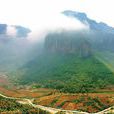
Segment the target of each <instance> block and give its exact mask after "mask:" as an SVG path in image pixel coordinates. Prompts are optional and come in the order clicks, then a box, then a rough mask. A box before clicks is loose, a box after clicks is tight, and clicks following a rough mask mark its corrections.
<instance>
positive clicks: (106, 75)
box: [10, 54, 114, 93]
mask: <svg viewBox="0 0 114 114" xmlns="http://www.w3.org/2000/svg"><path fill="white" fill-rule="evenodd" d="M10 75H12V76H13V79H14V78H15V77H16V78H15V79H16V80H15V81H16V82H17V83H19V84H28V83H34V82H35V83H38V85H40V87H48V88H54V89H59V90H60V91H62V92H70V93H76V92H81V93H88V92H93V91H94V90H95V89H97V88H105V87H106V86H107V85H111V84H114V74H113V73H112V72H111V71H110V70H109V69H108V68H107V67H106V66H105V65H104V64H103V63H102V62H100V61H99V60H98V59H96V58H95V57H94V56H91V57H88V58H81V57H78V56H76V55H74V54H68V55H67V54H50V55H49V54H43V55H41V56H38V57H37V58H35V59H34V60H32V61H30V62H29V63H28V64H26V65H25V66H23V67H21V68H20V69H19V70H17V71H16V72H15V73H14V72H13V73H12V74H10ZM38 87H39V86H38Z"/></svg>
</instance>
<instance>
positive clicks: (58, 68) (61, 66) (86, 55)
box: [0, 10, 114, 92]
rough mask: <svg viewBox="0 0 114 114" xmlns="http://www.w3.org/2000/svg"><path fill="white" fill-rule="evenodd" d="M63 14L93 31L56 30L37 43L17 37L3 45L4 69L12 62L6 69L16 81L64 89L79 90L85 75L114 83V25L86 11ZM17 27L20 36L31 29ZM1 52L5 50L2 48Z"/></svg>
mask: <svg viewBox="0 0 114 114" xmlns="http://www.w3.org/2000/svg"><path fill="white" fill-rule="evenodd" d="M62 14H63V15H65V16H67V17H68V18H76V19H78V20H79V21H80V22H81V23H83V24H85V25H87V26H89V32H87V31H83V30H80V31H64V32H53V33H49V34H48V35H47V36H46V37H45V40H44V42H42V43H35V45H29V44H27V40H26V38H25V39H24V40H22V41H21V42H20V44H18V45H17V41H19V40H20V39H18V40H17V41H15V40H13V42H10V43H9V44H8V47H7V48H6V47H4V48H2V49H4V53H5V54H3V55H1V56H0V58H1V60H2V61H0V63H1V65H0V66H1V67H0V68H1V69H2V71H5V70H6V69H5V67H4V68H2V66H4V64H5V66H9V65H10V66H9V67H8V68H7V70H6V72H7V75H8V76H9V77H10V79H12V80H14V82H15V83H18V84H31V83H38V84H39V85H40V86H41V87H49V88H55V89H60V90H61V91H64V92H76V91H78V90H77V89H76V88H77V83H76V82H80V80H81V81H82V79H84V80H86V82H88V83H91V84H94V87H98V88H100V87H104V86H107V85H108V86H109V85H113V84H114V81H113V80H114V74H113V70H112V69H113V66H114V65H113V62H112V61H113V59H110V58H112V56H113V55H114V45H113V44H114V37H113V36H114V28H113V27H110V26H108V25H107V24H105V23H103V22H100V23H97V22H96V21H94V20H92V19H89V18H88V17H87V15H86V14H85V13H80V12H75V11H70V10H69V11H64V12H62ZM5 26H6V25H2V26H1V34H2V33H3V34H5V31H6V28H5ZM15 28H16V29H17V30H18V32H19V33H20V34H17V36H19V37H22V36H27V33H28V32H30V30H29V29H26V28H23V27H20V26H15ZM23 41H24V43H22V42H23ZM14 44H15V46H14ZM12 46H14V47H15V51H14V47H12ZM10 47H11V48H10ZM12 50H13V51H12ZM12 52H13V53H12ZM19 52H20V53H21V54H19ZM0 53H3V51H2V50H0ZM6 53H9V55H10V56H9V55H8V54H6ZM6 55H8V56H6ZM3 58H4V59H3ZM3 60H4V62H3ZM17 60H18V61H17ZM9 63H10V64H9ZM15 63H16V64H15ZM20 63H21V64H20ZM12 64H13V65H12ZM8 69H10V70H8ZM93 82H94V83H93ZM101 85H103V86H101Z"/></svg>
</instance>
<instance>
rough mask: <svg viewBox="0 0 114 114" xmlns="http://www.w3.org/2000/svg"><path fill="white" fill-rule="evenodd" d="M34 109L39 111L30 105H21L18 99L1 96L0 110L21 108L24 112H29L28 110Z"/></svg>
mask: <svg viewBox="0 0 114 114" xmlns="http://www.w3.org/2000/svg"><path fill="white" fill-rule="evenodd" d="M33 109H34V110H35V111H37V110H36V109H35V108H33V107H31V106H29V105H21V104H19V103H17V102H16V100H13V99H6V98H3V97H0V112H5V111H18V110H19V111H21V112H23V113H27V112H28V111H30V110H33Z"/></svg>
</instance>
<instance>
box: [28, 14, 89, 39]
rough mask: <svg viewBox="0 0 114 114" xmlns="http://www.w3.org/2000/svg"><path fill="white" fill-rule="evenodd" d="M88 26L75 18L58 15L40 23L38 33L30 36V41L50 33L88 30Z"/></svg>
mask: <svg viewBox="0 0 114 114" xmlns="http://www.w3.org/2000/svg"><path fill="white" fill-rule="evenodd" d="M87 29H89V26H88V25H85V24H83V23H81V22H80V21H79V20H76V19H75V18H70V17H67V16H64V15H63V14H56V16H53V17H50V18H47V19H46V20H45V21H43V20H42V23H39V25H38V26H37V29H36V31H33V32H32V33H30V34H29V37H28V39H29V40H32V41H35V40H40V39H42V38H44V37H45V36H46V35H47V34H48V33H49V32H62V31H71V30H75V31H76V30H87Z"/></svg>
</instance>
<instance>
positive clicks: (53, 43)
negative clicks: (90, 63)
mask: <svg viewBox="0 0 114 114" xmlns="http://www.w3.org/2000/svg"><path fill="white" fill-rule="evenodd" d="M45 50H46V51H47V52H51V53H61V54H76V55H77V56H81V57H89V56H91V55H92V52H91V45H90V43H89V42H88V41H87V40H86V39H85V38H84V37H83V36H81V35H79V34H76V33H54V34H49V35H48V36H47V37H46V39H45Z"/></svg>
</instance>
